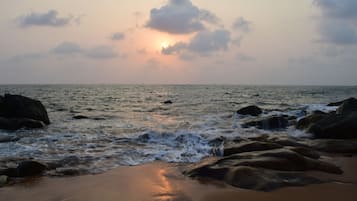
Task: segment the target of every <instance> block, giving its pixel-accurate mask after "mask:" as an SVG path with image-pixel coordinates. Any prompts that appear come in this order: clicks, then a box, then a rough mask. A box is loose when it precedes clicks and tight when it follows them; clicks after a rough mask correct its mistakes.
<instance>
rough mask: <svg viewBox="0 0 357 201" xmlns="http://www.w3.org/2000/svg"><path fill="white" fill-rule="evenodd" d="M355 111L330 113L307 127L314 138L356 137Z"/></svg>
mask: <svg viewBox="0 0 357 201" xmlns="http://www.w3.org/2000/svg"><path fill="white" fill-rule="evenodd" d="M356 122H357V112H350V113H348V114H331V115H328V116H327V117H325V118H323V119H321V120H319V121H317V122H315V123H314V124H312V125H311V126H310V127H309V128H308V130H307V131H308V132H309V133H312V134H313V136H314V137H315V138H334V139H347V138H357V123H356Z"/></svg>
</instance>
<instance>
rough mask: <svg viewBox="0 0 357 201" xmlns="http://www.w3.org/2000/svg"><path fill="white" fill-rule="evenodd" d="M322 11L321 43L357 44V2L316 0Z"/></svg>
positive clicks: (319, 27) (352, 0) (351, 0)
mask: <svg viewBox="0 0 357 201" xmlns="http://www.w3.org/2000/svg"><path fill="white" fill-rule="evenodd" d="M314 4H315V5H316V6H317V7H319V8H320V9H321V11H322V18H321V19H320V22H319V26H318V30H319V32H320V34H321V39H320V40H319V42H323V43H330V44H334V45H340V46H346V45H356V44H357V23H356V22H357V12H356V11H357V1H356V0H314Z"/></svg>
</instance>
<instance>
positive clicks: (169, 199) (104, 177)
mask: <svg viewBox="0 0 357 201" xmlns="http://www.w3.org/2000/svg"><path fill="white" fill-rule="evenodd" d="M336 161H337V163H338V164H339V165H341V166H342V168H343V169H344V171H345V173H344V175H342V176H332V175H328V174H319V173H311V174H315V175H317V176H319V177H325V178H329V179H331V182H329V183H325V184H318V185H310V186H305V187H288V188H282V189H279V190H276V191H273V192H257V191H251V190H245V189H238V188H234V187H231V186H227V185H224V184H222V183H220V182H212V181H206V182H203V181H201V182H199V181H196V180H191V179H189V178H186V177H184V176H183V175H182V174H181V173H180V170H181V169H182V167H181V166H179V165H176V164H167V163H151V164H146V165H142V166H135V167H120V168H117V169H115V170H112V171H109V172H107V173H104V174H99V175H87V176H78V177H62V178H48V177H42V178H37V179H32V180H31V181H26V182H23V183H20V184H16V185H13V186H8V187H5V188H0V200H1V201H7V200H9V201H10V200H11V201H30V200H34V201H233V200H234V201H235V200H237V201H249V200H252V201H253V200H269V201H280V200H281V201H295V200H296V201H318V200H323V201H330V200H331V201H332V200H334V201H335V200H343V201H356V200H357V172H356V170H357V157H353V158H341V157H340V158H337V159H336ZM337 180H338V181H342V182H336V181H337Z"/></svg>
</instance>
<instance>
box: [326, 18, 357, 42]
mask: <svg viewBox="0 0 357 201" xmlns="http://www.w3.org/2000/svg"><path fill="white" fill-rule="evenodd" d="M319 30H320V33H321V36H322V39H321V40H320V42H327V43H332V44H336V45H353V44H357V32H356V27H354V26H353V25H351V24H348V23H343V22H323V23H322V24H321V25H320V27H319Z"/></svg>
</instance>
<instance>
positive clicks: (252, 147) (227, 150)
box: [223, 141, 283, 156]
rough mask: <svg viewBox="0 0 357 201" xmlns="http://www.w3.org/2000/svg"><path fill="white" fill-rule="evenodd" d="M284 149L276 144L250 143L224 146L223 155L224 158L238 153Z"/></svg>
mask: <svg viewBox="0 0 357 201" xmlns="http://www.w3.org/2000/svg"><path fill="white" fill-rule="evenodd" d="M282 147H283V146H282V145H279V144H276V143H270V142H259V141H248V142H243V143H239V144H231V145H226V146H224V150H223V153H224V156H230V155H233V154H238V153H244V152H252V151H262V150H270V149H278V148H282Z"/></svg>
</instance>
